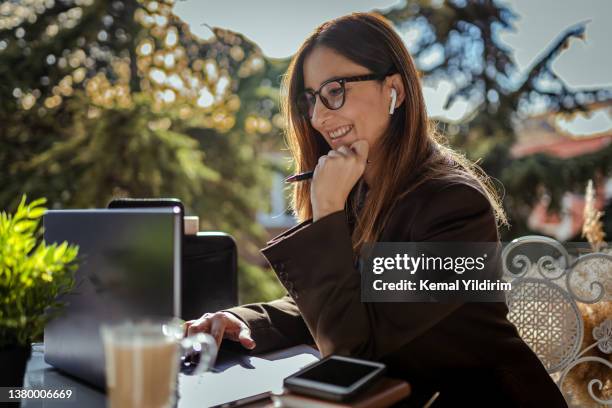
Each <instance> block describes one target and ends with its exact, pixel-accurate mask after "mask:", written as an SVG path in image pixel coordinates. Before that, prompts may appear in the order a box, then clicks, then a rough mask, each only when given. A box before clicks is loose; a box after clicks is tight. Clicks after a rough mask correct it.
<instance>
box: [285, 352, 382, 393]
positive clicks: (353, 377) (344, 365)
mask: <svg viewBox="0 0 612 408" xmlns="http://www.w3.org/2000/svg"><path fill="white" fill-rule="evenodd" d="M376 370H378V367H374V366H369V365H365V364H358V363H353V362H349V361H343V360H336V359H333V358H331V359H329V360H326V361H325V362H323V363H321V364H319V365H317V366H316V367H313V368H311V369H310V370H307V371H304V372H303V373H302V374H300V375H298V376H296V377H294V378H296V379H298V378H301V379H304V380H310V381H317V382H321V383H326V384H331V385H336V386H339V387H350V386H351V385H353V384H354V383H356V382H357V381H359V380H360V379H362V378H363V377H365V376H366V375H368V374H370V373H372V372H373V371H376Z"/></svg>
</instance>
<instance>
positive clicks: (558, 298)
mask: <svg viewBox="0 0 612 408" xmlns="http://www.w3.org/2000/svg"><path fill="white" fill-rule="evenodd" d="M566 246H567V245H566ZM566 246H564V245H562V244H561V243H559V242H558V241H556V240H554V239H552V238H549V237H544V236H536V235H530V236H524V237H521V238H517V239H515V240H513V241H512V242H510V243H509V244H508V245H506V246H505V247H504V249H503V251H502V264H503V269H504V277H505V279H506V280H508V281H510V282H512V289H511V290H510V291H509V292H508V293H507V294H506V303H507V304H508V308H509V314H508V319H509V320H510V321H511V322H512V323H514V325H515V326H516V327H517V329H518V331H519V334H520V335H521V337H522V338H523V340H524V341H525V342H526V343H527V344H528V345H529V346H530V347H531V348H532V349H533V351H534V352H535V353H536V354H537V356H538V357H539V358H540V360H541V361H542V364H543V365H544V367H545V368H546V370H547V371H548V372H549V373H551V374H554V375H553V377H556V378H557V385H558V386H559V387H560V389H561V391H562V392H564V394H566V393H567V390H565V389H564V387H563V385H564V384H563V383H564V380H565V379H566V376H567V374H568V373H569V371H570V370H571V369H572V368H574V367H576V366H577V365H578V364H583V363H589V364H603V365H605V366H607V367H609V368H610V369H611V370H612V363H610V361H609V358H608V359H604V358H601V357H597V356H592V355H587V353H588V352H589V351H591V350H592V349H594V348H595V347H597V348H598V349H599V350H600V351H601V352H602V353H606V354H610V353H612V316H611V317H610V318H609V319H606V320H604V321H603V322H602V323H601V324H599V325H598V326H597V327H595V328H594V330H593V332H592V333H584V327H585V325H584V321H583V318H582V314H581V312H580V308H579V306H578V304H579V303H585V304H595V303H599V302H610V301H611V300H612V293H611V288H612V254H609V253H605V252H598V253H588V254H582V255H578V256H576V255H573V256H572V255H570V253H569V252H568V249H567V248H566ZM585 337H586V341H587V344H588V345H587V346H586V347H583V340H585ZM595 386H597V387H599V390H601V389H602V387H603V382H602V379H599V378H595V379H592V380H591V381H590V383H589V384H588V393H589V396H590V397H591V398H592V399H593V401H594V402H597V403H600V404H612V401H610V400H608V401H603V400H601V399H600V398H598V397H597V396H596V395H595V394H594V392H593V387H595ZM566 396H567V395H566Z"/></svg>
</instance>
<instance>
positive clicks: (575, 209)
mask: <svg viewBox="0 0 612 408" xmlns="http://www.w3.org/2000/svg"><path fill="white" fill-rule="evenodd" d="M598 112H603V113H604V114H607V115H608V116H609V117H610V118H612V104H610V103H608V104H593V105H591V106H590V108H589V112H588V114H590V115H593V114H595V113H598ZM560 119H561V117H560V116H559V115H558V114H555V113H547V114H542V115H538V116H534V117H532V118H529V119H527V120H525V121H523V122H522V123H521V124H520V126H519V128H518V129H517V143H516V144H515V145H514V146H513V148H512V150H511V152H512V155H513V157H515V158H521V157H525V156H529V155H534V154H538V153H541V154H546V155H548V156H552V157H556V158H559V159H570V158H574V157H578V156H582V155H587V154H590V153H594V152H597V151H599V150H601V149H604V148H606V147H608V146H609V145H610V144H611V143H612V126H611V127H610V128H608V129H604V130H603V131H601V130H598V131H596V132H593V133H583V134H572V133H571V132H569V131H568V130H567V128H563V127H562V126H561V125H560ZM593 178H594V180H593V182H594V183H595V184H594V187H595V191H596V207H597V208H598V209H599V210H602V211H605V212H610V211H612V209H610V204H611V203H612V178H611V177H609V175H607V176H603V177H597V175H595V174H594V175H593ZM585 188H586V185H585ZM549 203H550V198H549V197H548V196H546V195H543V197H542V198H541V199H540V200H539V202H538V203H537V204H536V205H535V206H534V207H533V209H532V211H531V214H530V215H529V218H528V226H529V228H530V229H531V230H533V231H537V232H539V233H542V234H544V235H548V236H551V237H553V238H555V239H557V240H559V241H566V240H570V239H572V238H575V237H578V236H580V234H581V231H582V223H583V212H584V206H585V198H584V195H582V194H576V193H573V192H569V191H568V192H566V193H565V194H564V195H563V198H562V200H561V210H560V211H558V212H557V211H554V212H553V211H551V210H549ZM610 216H612V214H608V219H610ZM607 238H610V237H607Z"/></svg>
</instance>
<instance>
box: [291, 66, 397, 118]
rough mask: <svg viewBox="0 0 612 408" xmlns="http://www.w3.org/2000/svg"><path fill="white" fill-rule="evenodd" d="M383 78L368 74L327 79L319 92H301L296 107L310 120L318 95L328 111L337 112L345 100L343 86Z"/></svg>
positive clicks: (382, 77)
mask: <svg viewBox="0 0 612 408" xmlns="http://www.w3.org/2000/svg"><path fill="white" fill-rule="evenodd" d="M385 77H386V75H377V74H368V75H358V76H353V77H348V78H332V79H328V80H327V81H325V82H323V83H322V84H321V86H320V87H319V90H318V91H316V92H313V91H311V90H309V89H307V90H305V91H302V92H301V93H300V94H299V95H298V97H297V101H296V102H297V107H298V109H299V111H300V113H301V114H302V115H303V116H304V117H306V118H308V119H312V115H313V113H314V107H315V104H316V103H317V95H319V99H321V102H323V105H325V106H326V107H327V108H328V109H331V110H337V109H340V108H341V107H342V106H343V105H344V101H345V100H346V96H345V95H346V93H345V89H344V85H345V84H346V83H347V82H361V81H373V80H381V79H384V78H385Z"/></svg>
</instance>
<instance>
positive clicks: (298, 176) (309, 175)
mask: <svg viewBox="0 0 612 408" xmlns="http://www.w3.org/2000/svg"><path fill="white" fill-rule="evenodd" d="M313 174H314V171H307V172H304V173H298V174H294V175H293V176H289V177H287V178H286V179H285V183H294V182H296V181H302V180H310V179H311V178H312V175H313Z"/></svg>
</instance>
